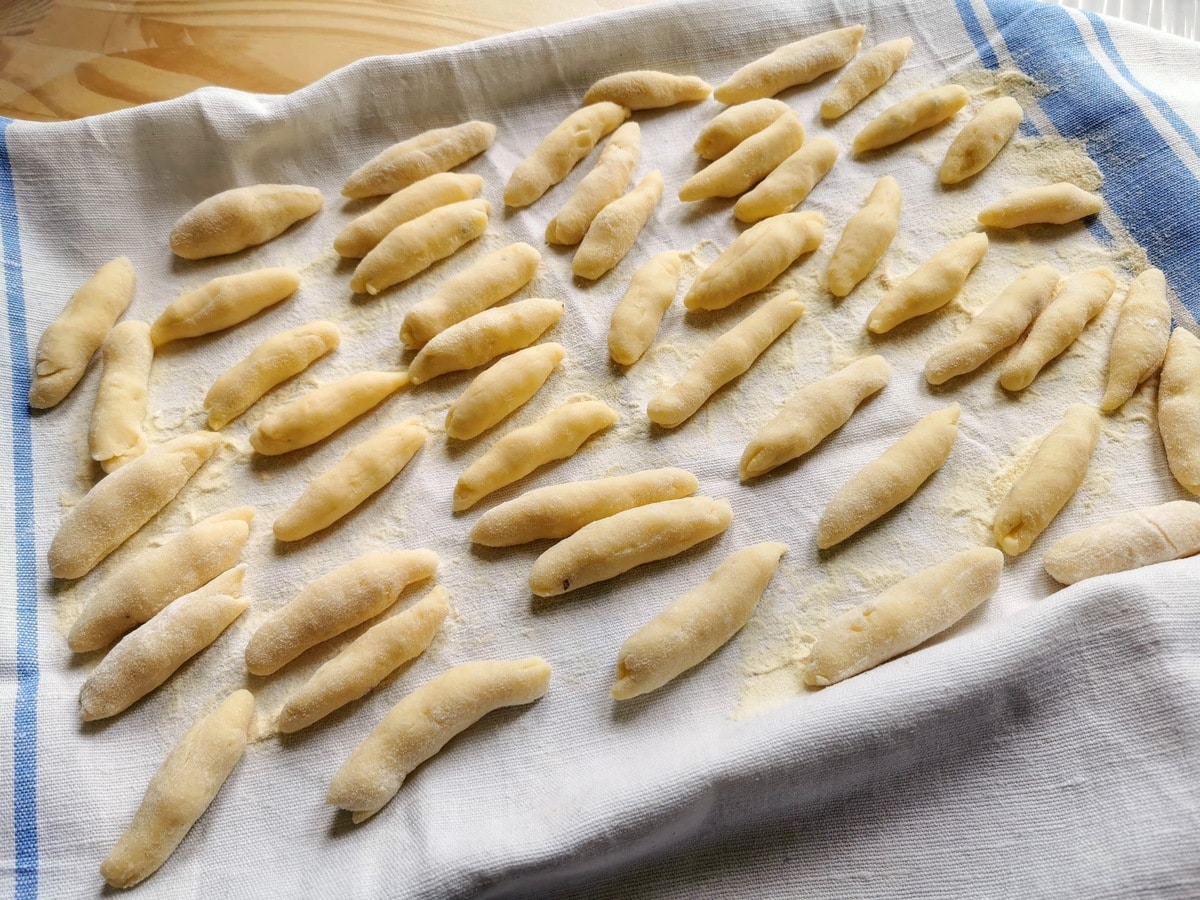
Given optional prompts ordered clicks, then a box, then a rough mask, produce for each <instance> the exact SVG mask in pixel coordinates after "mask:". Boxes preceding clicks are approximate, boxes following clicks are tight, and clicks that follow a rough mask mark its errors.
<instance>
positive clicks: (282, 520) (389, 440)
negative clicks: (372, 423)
mask: <svg viewBox="0 0 1200 900" xmlns="http://www.w3.org/2000/svg"><path fill="white" fill-rule="evenodd" d="M425 437H426V432H425V429H424V428H422V427H421V425H420V423H419V422H418V421H417V420H416V419H406V420H405V421H403V422H400V423H399V424H396V425H392V426H389V427H388V428H385V429H383V431H380V432H378V433H377V434H373V435H371V437H369V438H367V439H366V440H365V441H363V442H362V443H361V444H355V445H354V446H353V447H351V448H350V452H349V453H347V454H346V455H345V456H343V457H342V458H341V459H340V460H338V462H337V463H335V464H334V465H333V466H332V467H330V468H329V469H326V470H325V471H324V472H322V473H321V474H320V475H318V476H317V477H316V478H314V479H313V480H312V481H310V482H309V484H308V487H306V488H305V489H304V493H302V494H301V495H300V496H299V497H297V498H296V502H294V503H293V504H292V505H291V506H289V507H288V508H287V509H285V510H284V511H283V512H282V513H280V514H279V518H277V519H276V520H275V524H274V526H272V530H273V531H274V533H275V538H276V539H277V540H280V541H298V540H300V539H301V538H306V537H308V536H309V535H310V534H316V533H317V532H318V531H321V530H323V529H325V528H328V527H329V526H330V525H332V524H333V523H334V522H336V521H338V519H340V518H342V517H343V516H345V515H346V514H347V513H349V512H350V511H351V510H353V509H355V508H356V507H358V506H359V505H360V504H362V503H363V501H365V500H366V499H367V498H368V497H370V496H371V495H372V494H374V493H376V492H377V491H381V490H383V488H384V487H385V486H387V484H388V483H389V482H390V481H391V480H392V479H393V478H395V477H396V476H397V475H399V474H400V471H401V470H402V469H403V468H404V467H405V466H406V465H408V461H409V460H410V459H412V458H413V457H414V456H415V455H416V453H417V451H418V450H420V449H421V447H422V446H424V444H425Z"/></svg>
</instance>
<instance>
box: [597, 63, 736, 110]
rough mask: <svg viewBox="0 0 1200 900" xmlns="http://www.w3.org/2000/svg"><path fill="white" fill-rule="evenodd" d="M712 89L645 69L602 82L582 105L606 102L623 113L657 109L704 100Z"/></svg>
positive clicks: (690, 79)
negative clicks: (622, 108) (623, 110)
mask: <svg viewBox="0 0 1200 900" xmlns="http://www.w3.org/2000/svg"><path fill="white" fill-rule="evenodd" d="M711 93H712V85H710V84H709V83H708V82H707V81H705V80H704V79H703V78H697V77H696V76H695V75H671V74H669V73H667V72H655V71H650V70H646V69H642V70H638V71H635V72H618V73H617V74H615V75H609V76H607V77H605V78H601V79H600V80H599V81H597V82H596V83H595V84H593V85H592V86H591V87H590V88H588V92H587V93H586V94H584V96H583V102H584V104H588V103H600V102H603V101H605V100H607V101H609V102H611V103H618V104H620V105H621V106H624V107H625V108H626V109H660V108H662V107H664V106H675V105H676V104H679V103H692V102H695V101H697V100H704V99H706V98H707V97H708V96H709V95H710V94H711Z"/></svg>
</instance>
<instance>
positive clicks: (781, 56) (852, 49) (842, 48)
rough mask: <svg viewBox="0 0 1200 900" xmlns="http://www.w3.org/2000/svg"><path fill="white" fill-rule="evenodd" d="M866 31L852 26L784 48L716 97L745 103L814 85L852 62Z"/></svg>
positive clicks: (737, 75)
mask: <svg viewBox="0 0 1200 900" xmlns="http://www.w3.org/2000/svg"><path fill="white" fill-rule="evenodd" d="M866 30H867V29H866V28H864V27H863V26H862V25H850V26H849V27H847V28H836V29H833V30H832V31H823V32H821V33H820V34H815V35H813V36H812V37H807V38H804V39H803V40H800V41H794V42H793V43H790V44H785V45H784V46H782V47H780V48H779V49H778V50H774V51H772V52H771V53H768V54H767V55H766V56H763V57H761V58H759V59H756V60H754V61H753V62H749V63H747V64H746V65H744V66H742V67H741V68H740V69H738V70H737V71H736V72H734V73H733V74H732V75H730V76H729V80H728V81H726V82H725V83H724V84H723V85H721V86H720V87H719V88H717V89H716V91H714V92H713V96H714V97H716V99H717V100H719V101H721V102H722V103H745V102H746V101H747V100H756V99H758V98H759V97H771V96H774V95H775V94H778V93H779V92H780V91H782V90H784V89H786V88H790V87H794V86H796V85H798V84H808V83H809V82H810V81H815V80H816V79H817V78H820V77H821V76H822V75H824V74H825V73H826V72H832V71H833V70H834V69H840V68H841V67H842V66H844V65H845V64H846V63H848V62H850V60H851V59H853V58H854V54H855V53H857V52H858V45H859V44H860V43H862V37H863V34H864V33H865V32H866Z"/></svg>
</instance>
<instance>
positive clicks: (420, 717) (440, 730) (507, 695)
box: [326, 656, 550, 823]
mask: <svg viewBox="0 0 1200 900" xmlns="http://www.w3.org/2000/svg"><path fill="white" fill-rule="evenodd" d="M549 685H550V664H549V663H548V662H546V661H545V660H544V659H542V658H541V657H538V656H528V657H526V658H524V659H516V660H481V661H478V662H469V663H462V664H461V665H457V666H455V667H454V668H452V669H447V670H446V671H445V672H443V673H442V674H441V675H439V676H437V677H436V678H434V679H432V680H431V681H427V682H426V683H425V684H423V685H421V687H419V688H417V689H416V690H415V691H413V692H412V693H411V694H409V695H408V696H406V697H405V698H404V699H403V700H401V701H400V702H399V703H397V704H396V705H395V706H393V707H392V708H391V710H390V711H389V712H388V714H387V715H386V716H384V718H383V721H381V722H380V723H379V724H378V725H377V726H375V730H374V731H372V732H371V733H370V734H369V735H367V737H366V739H365V740H364V741H363V742H362V743H361V744H359V745H358V747H356V748H355V750H354V752H353V753H352V754H350V758H349V759H347V760H346V762H345V763H343V764H342V767H341V768H340V769H338V771H337V774H335V775H334V776H333V781H332V782H331V783H330V785H329V793H328V794H327V795H326V800H327V801H328V802H329V803H331V804H333V805H334V806H338V807H341V808H342V809H348V810H350V811H351V812H353V814H354V815H353V819H354V821H355V823H359V822H364V821H366V820H367V819H369V818H370V817H371V816H373V815H375V813H377V812H379V810H381V809H383V807H384V806H386V805H387V803H388V801H389V800H391V799H392V798H393V797H394V796H396V792H397V791H399V790H400V786H401V785H402V784H403V783H404V779H405V778H407V777H408V773H409V772H411V771H412V770H413V769H415V768H416V767H417V766H419V765H420V764H421V763H423V762H425V760H427V759H429V758H430V757H431V756H434V755H435V754H436V753H437V752H438V751H439V750H441V749H442V748H443V747H445V746H446V744H448V743H449V742H450V739H451V738H453V737H454V736H455V735H457V734H460V733H461V732H463V731H465V730H466V729H467V728H470V727H471V726H472V725H474V724H475V723H476V722H478V721H479V720H480V719H482V718H483V717H484V716H486V715H487V714H488V713H490V712H492V711H493V710H497V709H500V708H501V707H504V706H523V705H525V704H527V703H532V702H533V701H535V700H537V699H539V698H540V697H542V696H544V695H545V693H546V689H547V688H548V687H549Z"/></svg>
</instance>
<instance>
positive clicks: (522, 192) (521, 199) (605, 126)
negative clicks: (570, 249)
mask: <svg viewBox="0 0 1200 900" xmlns="http://www.w3.org/2000/svg"><path fill="white" fill-rule="evenodd" d="M628 118H629V110H628V109H626V108H625V107H624V106H619V105H617V104H616V103H607V102H605V103H592V104H589V105H588V106H585V107H583V108H582V109H577V110H575V112H573V113H571V114H570V115H569V116H567V117H566V118H565V119H563V120H562V121H561V122H559V123H558V124H557V125H556V126H554V129H553V130H552V131H551V132H550V133H549V134H548V135H546V137H545V138H543V139H542V142H541V143H540V144H538V145H537V147H535V148H534V150H533V152H532V153H530V154H529V156H527V157H526V158H525V159H523V160H522V161H521V162H520V163H519V164H518V165H517V167H516V168H515V169H513V173H512V175H511V176H510V177H509V179H508V184H506V185H505V186H504V202H505V204H507V205H508V206H514V207H520V206H529V204H531V203H533V202H535V201H536V200H537V199H538V198H539V197H541V196H542V194H544V193H546V191H548V190H550V188H552V187H554V185H556V184H558V183H559V182H560V181H562V180H563V179H564V178H566V177H567V175H568V173H570V171H571V170H572V169H573V168H575V164H576V163H578V162H579V161H580V160H581V159H583V158H584V157H585V156H587V155H588V154H589V153H591V152H592V148H593V147H595V146H596V144H597V142H598V141H599V140H600V138H602V137H604V136H605V135H606V134H608V133H609V132H611V131H613V130H614V129H615V128H616V127H617V126H618V125H620V124H621V123H622V122H624V121H625V120H626V119H628Z"/></svg>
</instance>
